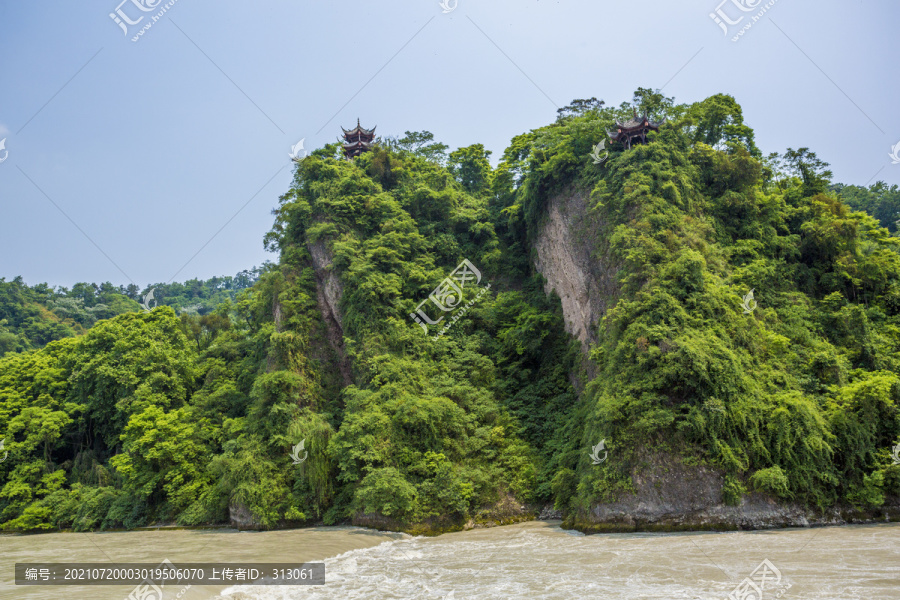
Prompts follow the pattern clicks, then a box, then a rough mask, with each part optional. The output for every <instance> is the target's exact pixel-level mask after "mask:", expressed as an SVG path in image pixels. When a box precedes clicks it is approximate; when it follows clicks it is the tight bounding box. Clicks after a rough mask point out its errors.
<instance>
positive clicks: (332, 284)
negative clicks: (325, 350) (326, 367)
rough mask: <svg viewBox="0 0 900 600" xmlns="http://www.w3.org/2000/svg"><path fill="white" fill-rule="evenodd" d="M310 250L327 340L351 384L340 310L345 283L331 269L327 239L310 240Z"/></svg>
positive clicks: (345, 383)
mask: <svg viewBox="0 0 900 600" xmlns="http://www.w3.org/2000/svg"><path fill="white" fill-rule="evenodd" d="M307 249H308V250H309V254H310V256H311V257H312V266H313V270H314V271H315V273H316V301H317V302H318V305H319V311H320V312H321V313H322V319H323V320H324V321H325V329H326V334H327V337H328V342H329V344H330V345H331V347H332V349H333V350H334V351H335V353H336V354H337V362H338V368H339V369H340V372H341V377H342V379H343V381H344V385H350V384H351V383H353V377H352V375H351V370H350V362H349V361H348V360H347V357H346V353H345V352H344V324H343V318H342V315H341V309H340V302H341V296H342V294H343V292H344V290H343V285H342V284H341V280H340V278H338V276H337V275H336V274H335V273H334V271H333V270H332V268H331V265H332V255H331V251H330V250H329V248H328V245H327V243H326V241H325V240H322V239H320V240H318V241H316V242H311V243H309V244H307Z"/></svg>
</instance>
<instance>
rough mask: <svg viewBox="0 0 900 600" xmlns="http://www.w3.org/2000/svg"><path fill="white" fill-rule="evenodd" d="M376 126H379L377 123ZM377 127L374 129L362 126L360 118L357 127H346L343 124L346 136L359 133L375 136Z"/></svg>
mask: <svg viewBox="0 0 900 600" xmlns="http://www.w3.org/2000/svg"><path fill="white" fill-rule="evenodd" d="M375 127H378V126H377V125H376V126H375ZM375 127H373V128H372V129H366V128H365V127H362V126H361V125H360V124H359V119H357V120H356V127H354V128H353V129H344V128H343V126H342V127H341V129H342V130H343V131H344V136H348V135H357V134H362V135H366V136H369V135H372V136H374V135H375Z"/></svg>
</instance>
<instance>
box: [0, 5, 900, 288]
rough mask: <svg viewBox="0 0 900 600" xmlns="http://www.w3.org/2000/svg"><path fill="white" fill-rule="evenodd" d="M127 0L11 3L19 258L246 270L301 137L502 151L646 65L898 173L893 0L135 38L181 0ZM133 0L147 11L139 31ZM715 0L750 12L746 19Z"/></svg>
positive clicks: (773, 147)
mask: <svg viewBox="0 0 900 600" xmlns="http://www.w3.org/2000/svg"><path fill="white" fill-rule="evenodd" d="M119 1H120V0H81V1H79V2H63V1H61V0H58V1H46V2H16V3H13V2H4V3H2V4H0V56H2V58H0V82H2V87H0V90H2V91H0V139H2V138H6V144H5V145H6V151H8V153H9V154H8V155H6V154H5V152H4V151H2V150H0V159H3V158H4V156H5V157H6V158H5V160H3V162H2V163H0V277H6V278H7V279H11V278H12V277H15V276H17V275H22V276H23V277H24V278H25V281H26V282H28V283H29V284H35V283H39V282H44V281H46V282H48V283H50V284H53V285H65V286H71V285H72V284H73V283H75V282H77V281H91V282H101V281H112V282H113V283H114V284H116V285H118V284H128V283H130V282H134V283H137V284H138V285H139V286H141V287H144V286H145V285H146V284H148V283H151V282H160V281H169V280H170V279H172V278H173V277H174V278H175V280H176V281H183V280H186V279H190V278H193V277H199V278H207V277H211V276H213V275H227V274H234V273H236V272H237V271H240V270H242V269H245V268H249V267H251V266H253V265H258V264H260V263H262V261H264V260H266V259H270V260H275V259H276V257H275V256H274V255H272V254H268V253H266V252H265V251H264V249H263V245H262V238H263V235H264V234H265V232H266V231H268V229H269V227H270V225H271V222H272V215H271V210H272V208H273V207H274V206H276V204H277V199H278V197H279V196H280V195H281V194H282V193H284V192H285V191H286V190H287V189H288V187H289V185H290V181H291V163H290V160H289V158H288V153H289V152H290V149H291V146H292V145H294V144H296V143H297V141H299V140H300V139H301V138H305V148H306V149H312V148H315V147H319V146H321V145H323V144H325V143H328V142H331V141H334V140H335V138H336V136H337V135H338V134H339V133H340V126H341V125H343V126H345V127H349V126H351V125H354V124H355V123H356V119H357V117H359V118H360V119H361V120H362V123H363V125H364V126H373V125H377V126H378V130H377V132H378V133H379V134H381V135H392V134H398V135H402V133H403V132H404V131H405V130H422V129H427V130H429V131H432V132H433V133H434V134H435V137H436V138H437V139H438V140H440V141H443V142H444V143H446V144H448V145H449V146H450V147H451V148H457V147H460V146H466V145H469V144H473V143H483V144H484V145H485V146H486V147H487V148H488V149H490V150H492V151H493V152H494V158H496V157H497V156H498V155H499V154H501V153H502V152H503V149H504V148H505V147H506V145H507V144H508V142H509V140H510V139H511V138H512V137H513V136H515V135H517V134H519V133H522V132H524V131H527V130H529V129H532V128H535V127H539V126H541V125H544V124H547V123H549V122H551V121H553V119H554V118H555V116H556V108H557V107H559V106H565V105H566V104H568V103H569V102H570V101H571V100H572V99H573V98H587V97H591V96H596V97H598V98H600V99H603V100H605V101H606V102H607V104H612V105H617V104H619V103H620V102H622V101H626V100H630V99H631V94H632V92H633V90H634V89H635V88H637V87H639V86H641V87H649V88H663V91H664V93H665V94H666V95H669V96H674V97H675V99H676V101H677V102H693V101H697V100H701V99H703V98H705V97H707V96H710V95H712V94H716V93H728V94H732V95H733V96H735V98H736V99H737V100H738V102H739V103H740V104H741V105H742V106H743V109H744V117H745V121H746V122H747V124H749V125H750V126H751V127H753V128H754V129H755V130H756V140H757V144H758V145H759V147H760V148H761V149H762V151H763V152H765V153H768V152H773V151H778V152H783V151H784V149H785V148H787V147H789V146H790V147H793V148H798V147H802V146H807V147H809V148H810V149H811V150H813V151H814V152H816V153H817V154H818V155H819V157H820V158H822V159H823V160H825V161H827V162H829V163H831V169H832V170H833V171H834V175H835V181H839V182H844V183H852V184H859V185H863V184H866V183H867V182H869V181H872V182H874V181H876V180H879V179H880V180H883V181H886V182H888V183H889V184H898V183H900V164H892V162H891V159H890V158H889V156H888V154H889V153H890V151H891V147H892V146H893V145H894V144H897V143H898V142H900V112H898V110H897V106H898V99H900V78H898V76H897V66H896V64H897V63H896V60H897V58H896V52H897V44H896V39H897V38H896V28H897V25H898V23H900V4H897V3H896V2H890V1H889V0H883V1H879V2H835V1H831V0H824V1H819V2H811V1H808V0H807V1H805V2H801V1H799V0H776V1H774V3H772V0H768V3H769V4H770V7H769V8H768V10H767V11H766V12H765V13H764V14H763V15H762V17H761V18H759V20H758V21H757V22H755V23H754V24H753V26H752V27H751V28H750V29H749V30H747V31H746V32H745V34H744V35H743V36H742V37H740V38H739V39H738V41H737V42H733V41H731V36H732V35H733V34H734V33H736V31H737V30H738V29H740V27H742V26H744V25H745V24H747V23H749V22H751V19H752V17H753V15H756V14H758V13H759V12H760V11H762V10H764V7H765V6H766V4H767V2H764V1H761V0H727V1H726V3H725V4H719V2H720V1H721V0H690V1H687V2H678V3H675V2H671V1H669V2H662V1H657V0H650V1H645V2H639V3H635V2H626V1H615V2H614V1H607V0H603V1H600V0H569V1H567V2H559V1H558V2H551V1H547V0H537V1H536V0H519V1H516V2H513V1H508V0H492V1H491V2H485V1H482V2H475V1H473V0H458V1H456V2H455V1H454V0H446V2H447V6H448V8H451V7H453V6H454V5H455V8H453V10H451V11H449V12H446V13H445V12H443V10H442V7H441V6H440V5H439V2H438V0H418V1H416V2H401V1H394V0H383V1H380V2H349V1H345V2H334V3H325V2H312V1H309V0H271V1H268V2H264V3H258V2H237V1H234V0H220V1H218V2H212V1H210V0H206V1H201V0H177V1H176V2H175V3H174V5H172V6H171V7H170V8H169V9H168V10H167V11H166V12H165V13H164V14H163V15H162V16H161V18H159V20H158V21H157V22H155V23H153V25H152V27H151V28H150V29H148V30H146V31H145V33H144V34H143V35H142V36H141V37H139V38H138V41H137V42H133V41H131V39H132V37H133V36H134V34H135V33H137V31H138V30H139V29H140V28H141V27H142V26H144V25H145V24H146V23H147V22H149V21H150V20H151V17H152V15H156V14H157V13H158V12H159V11H160V10H162V7H163V6H164V5H165V4H166V2H165V1H163V2H160V1H159V0H126V2H125V3H124V4H121V5H119V4H118V3H119ZM141 2H143V4H144V6H145V7H150V8H153V7H155V8H153V10H151V11H149V12H142V11H141V10H139V9H138V7H137V6H136V5H137V4H140V3H141ZM741 2H743V8H746V9H748V10H741V7H738V6H737V4H740V3H741ZM157 4H158V6H157ZM117 8H119V9H120V10H121V11H122V14H124V15H126V16H127V17H128V18H129V19H130V20H132V21H136V20H137V19H138V17H139V16H141V15H144V19H143V20H142V21H141V22H139V23H138V24H137V25H132V26H129V27H128V31H129V33H128V34H127V35H126V34H125V33H124V32H123V30H122V29H120V27H119V26H118V25H117V24H116V23H115V22H114V21H113V19H111V18H110V16H109V15H110V13H114V12H115V11H116V9H117ZM717 8H719V9H720V11H721V13H720V14H723V15H725V16H726V17H727V18H728V19H730V20H732V21H737V19H738V18H739V17H741V16H743V17H744V18H743V20H742V21H741V22H740V23H738V24H737V25H734V26H732V27H731V28H730V30H729V34H728V35H727V36H726V35H725V33H724V32H723V30H722V29H720V28H719V26H718V25H717V24H716V23H715V22H714V21H713V19H712V18H710V13H713V12H714V11H715V10H716V9H717ZM751 8H752V9H753V10H749V9H751ZM63 213H65V214H63ZM66 215H68V216H66Z"/></svg>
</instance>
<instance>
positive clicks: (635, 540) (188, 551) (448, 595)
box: [0, 521, 900, 600]
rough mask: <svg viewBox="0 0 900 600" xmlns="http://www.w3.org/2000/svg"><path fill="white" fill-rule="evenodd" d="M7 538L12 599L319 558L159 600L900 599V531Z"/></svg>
mask: <svg viewBox="0 0 900 600" xmlns="http://www.w3.org/2000/svg"><path fill="white" fill-rule="evenodd" d="M0 542H2V548H3V552H2V554H0V575H2V577H0V586H2V587H0V598H2V599H10V600H12V599H15V600H23V599H29V600H30V599H34V600H45V599H48V600H49V599H54V600H55V599H67V600H68V599H75V598H77V599H81V598H84V599H90V600H125V599H126V598H127V596H128V595H129V593H130V592H131V590H132V589H133V586H90V587H87V586H81V587H74V586H66V587H59V586H53V587H51V586H39V587H38V586H29V587H25V586H15V585H14V584H13V566H14V564H15V563H16V562H66V561H69V562H75V561H78V562H146V563H154V564H158V563H160V562H162V561H163V560H164V559H169V560H170V561H172V562H173V563H175V564H178V563H179V562H217V561H231V562H236V561H245V562H311V561H324V562H325V564H326V583H325V585H321V586H293V587H288V586H261V585H255V586H231V587H227V586H218V587H215V586H194V587H191V588H190V589H184V588H181V587H173V586H167V588H166V590H165V595H164V596H163V598H162V600H201V599H203V600H301V599H309V600H313V599H315V600H318V599H325V598H329V599H330V598H334V599H342V600H343V599H347V600H357V599H358V600H362V599H378V600H382V599H401V598H403V599H407V598H412V599H454V600H456V599H464V598H465V599H468V598H472V599H479V600H480V599H485V600H486V599H489V598H490V599H510V598H516V599H519V598H534V599H547V600H549V599H554V600H556V599H559V600H568V599H570V598H585V599H587V598H590V599H592V600H593V599H597V600H680V599H685V600H729V595H731V597H732V598H734V599H735V600H775V599H777V598H784V599H785V600H792V599H809V600H889V599H890V600H900V524H883V525H866V526H862V525H861V526H845V527H825V528H816V529H784V530H776V531H755V532H730V533H672V534H650V533H647V534H641V533H633V534H604V535H590V536H585V535H582V534H579V533H576V532H571V531H565V530H562V529H560V527H559V523H558V522H543V521H536V522H530V523H521V524H518V525H510V526H506V527H495V528H491V529H477V530H472V531H466V532H459V533H450V534H446V535H442V536H439V537H432V538H425V537H411V536H408V535H404V534H397V533H382V532H375V531H369V530H365V529H360V528H355V527H317V528H311V529H300V530H292V531H272V532H237V531H232V530H194V531H172V530H159V531H131V532H113V533H50V534H39V535H23V536H3V537H2V538H0ZM760 592H761V598H760ZM153 600H156V599H153Z"/></svg>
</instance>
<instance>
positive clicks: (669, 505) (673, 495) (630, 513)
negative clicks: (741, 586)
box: [572, 453, 900, 532]
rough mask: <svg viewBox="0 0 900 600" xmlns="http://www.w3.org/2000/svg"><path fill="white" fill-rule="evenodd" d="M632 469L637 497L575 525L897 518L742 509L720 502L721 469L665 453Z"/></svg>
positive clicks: (793, 523) (761, 502)
mask: <svg viewBox="0 0 900 600" xmlns="http://www.w3.org/2000/svg"><path fill="white" fill-rule="evenodd" d="M640 463H641V466H640V467H639V468H636V469H634V471H633V483H634V487H635V491H636V493H634V494H626V495H623V496H622V497H621V498H620V499H619V500H618V501H616V502H613V503H608V504H597V505H594V506H592V507H591V509H590V511H589V512H587V513H582V514H578V515H574V520H573V522H572V525H574V527H575V528H576V529H579V530H581V531H586V532H595V531H628V530H637V531H640V530H651V531H652V530H662V531H666V530H696V529H745V530H751V529H772V528H776V527H809V526H810V525H839V524H843V523H850V522H853V523H856V522H859V523H862V522H873V521H883V520H886V519H891V518H893V519H896V518H897V517H898V516H900V509H898V507H897V506H885V507H882V508H881V509H879V510H877V511H869V512H859V511H854V510H852V509H850V508H849V507H844V508H843V509H842V508H833V509H829V510H827V511H824V512H819V511H815V510H812V509H810V508H807V507H802V506H798V505H795V504H790V503H783V502H778V501H777V500H776V499H774V498H771V497H768V496H766V495H764V494H759V493H751V494H748V495H746V496H744V498H743V499H742V501H741V503H740V504H739V505H738V506H728V505H726V504H725V503H724V502H723V500H722V485H723V483H724V477H723V476H722V473H721V472H719V471H718V470H717V469H714V468H710V467H704V466H687V465H684V464H683V463H682V462H681V461H680V460H678V459H677V458H675V457H672V456H668V455H664V454H658V453H657V454H650V455H644V456H642V457H641V460H640Z"/></svg>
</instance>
